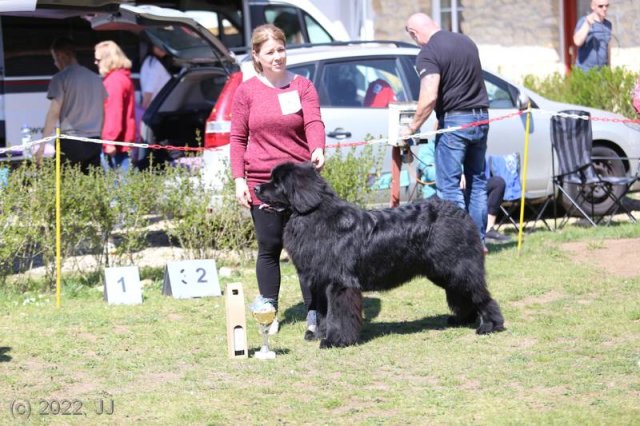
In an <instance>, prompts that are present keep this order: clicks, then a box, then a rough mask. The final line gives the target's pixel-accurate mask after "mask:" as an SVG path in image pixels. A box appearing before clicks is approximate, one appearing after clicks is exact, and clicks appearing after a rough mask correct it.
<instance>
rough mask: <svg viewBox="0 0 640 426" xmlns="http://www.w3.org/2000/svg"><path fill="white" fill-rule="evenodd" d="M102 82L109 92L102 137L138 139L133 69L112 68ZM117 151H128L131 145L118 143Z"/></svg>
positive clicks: (131, 140)
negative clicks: (124, 145) (119, 144)
mask: <svg viewBox="0 0 640 426" xmlns="http://www.w3.org/2000/svg"><path fill="white" fill-rule="evenodd" d="M102 82H103V84H104V87H105V89H106V90H107V94H108V97H107V99H105V101H104V124H103V125H102V139H104V140H107V141H118V142H134V141H135V140H136V109H135V104H136V102H135V88H134V86H133V81H132V80H131V71H129V70H127V69H115V70H112V71H110V72H109V73H108V74H107V75H105V76H104V80H103V81H102ZM116 151H117V152H119V153H120V152H127V151H129V147H123V146H117V145H116Z"/></svg>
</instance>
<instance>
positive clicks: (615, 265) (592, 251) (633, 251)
mask: <svg viewBox="0 0 640 426" xmlns="http://www.w3.org/2000/svg"><path fill="white" fill-rule="evenodd" d="M562 248H563V249H564V250H565V251H567V252H568V253H569V254H570V255H571V258H572V259H573V261H574V262H576V263H582V264H584V263H588V264H592V265H595V266H597V267H598V268H601V269H602V270H603V271H605V273H607V274H611V275H615V276H617V277H622V278H633V277H637V276H640V264H639V263H638V253H640V238H629V239H621V240H602V241H597V242H594V241H577V242H570V243H565V244H563V245H562Z"/></svg>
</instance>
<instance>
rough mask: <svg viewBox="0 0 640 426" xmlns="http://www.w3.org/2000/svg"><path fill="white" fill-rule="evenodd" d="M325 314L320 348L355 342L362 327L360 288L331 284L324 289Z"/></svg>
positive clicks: (342, 345) (348, 344) (347, 344)
mask: <svg viewBox="0 0 640 426" xmlns="http://www.w3.org/2000/svg"><path fill="white" fill-rule="evenodd" d="M326 298H327V316H326V318H325V319H324V338H322V340H321V341H320V348H321V349H324V348H331V347H344V346H350V345H354V344H355V343H357V341H358V338H359V337H360V330H361V329H362V292H361V291H360V288H357V287H356V288H354V287H345V286H343V285H341V284H331V285H329V286H328V287H327V290H326Z"/></svg>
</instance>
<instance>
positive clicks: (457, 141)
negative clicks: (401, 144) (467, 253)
mask: <svg viewBox="0 0 640 426" xmlns="http://www.w3.org/2000/svg"><path fill="white" fill-rule="evenodd" d="M488 119H489V115H488V113H487V112H486V110H479V109H478V110H470V111H464V112H456V111H454V112H449V113H445V114H444V116H443V117H440V119H439V121H438V128H439V129H446V128H448V127H457V126H461V125H464V124H469V123H474V122H477V121H482V120H488ZM488 133H489V124H482V125H479V126H474V127H467V128H465V129H461V130H456V131H453V132H446V133H441V134H438V135H437V136H436V186H437V188H438V196H439V197H440V198H442V199H445V200H450V201H453V202H454V203H456V204H457V205H458V206H460V207H461V208H463V209H465V210H467V211H468V212H469V214H470V215H471V218H472V219H473V221H474V222H475V224H476V225H477V226H478V231H479V233H480V238H481V239H482V242H483V243H484V234H485V231H486V227H487V177H486V175H485V154H486V152H487V134H488ZM462 173H464V176H465V180H466V190H465V191H464V192H463V191H462V189H461V188H460V178H461V177H462Z"/></svg>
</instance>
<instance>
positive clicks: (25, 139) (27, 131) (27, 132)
mask: <svg viewBox="0 0 640 426" xmlns="http://www.w3.org/2000/svg"><path fill="white" fill-rule="evenodd" d="M20 139H21V141H22V155H23V156H24V157H30V156H31V150H30V149H28V148H27V144H28V143H29V142H31V127H29V126H28V125H27V124H26V123H25V124H23V125H22V128H21V129H20Z"/></svg>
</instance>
